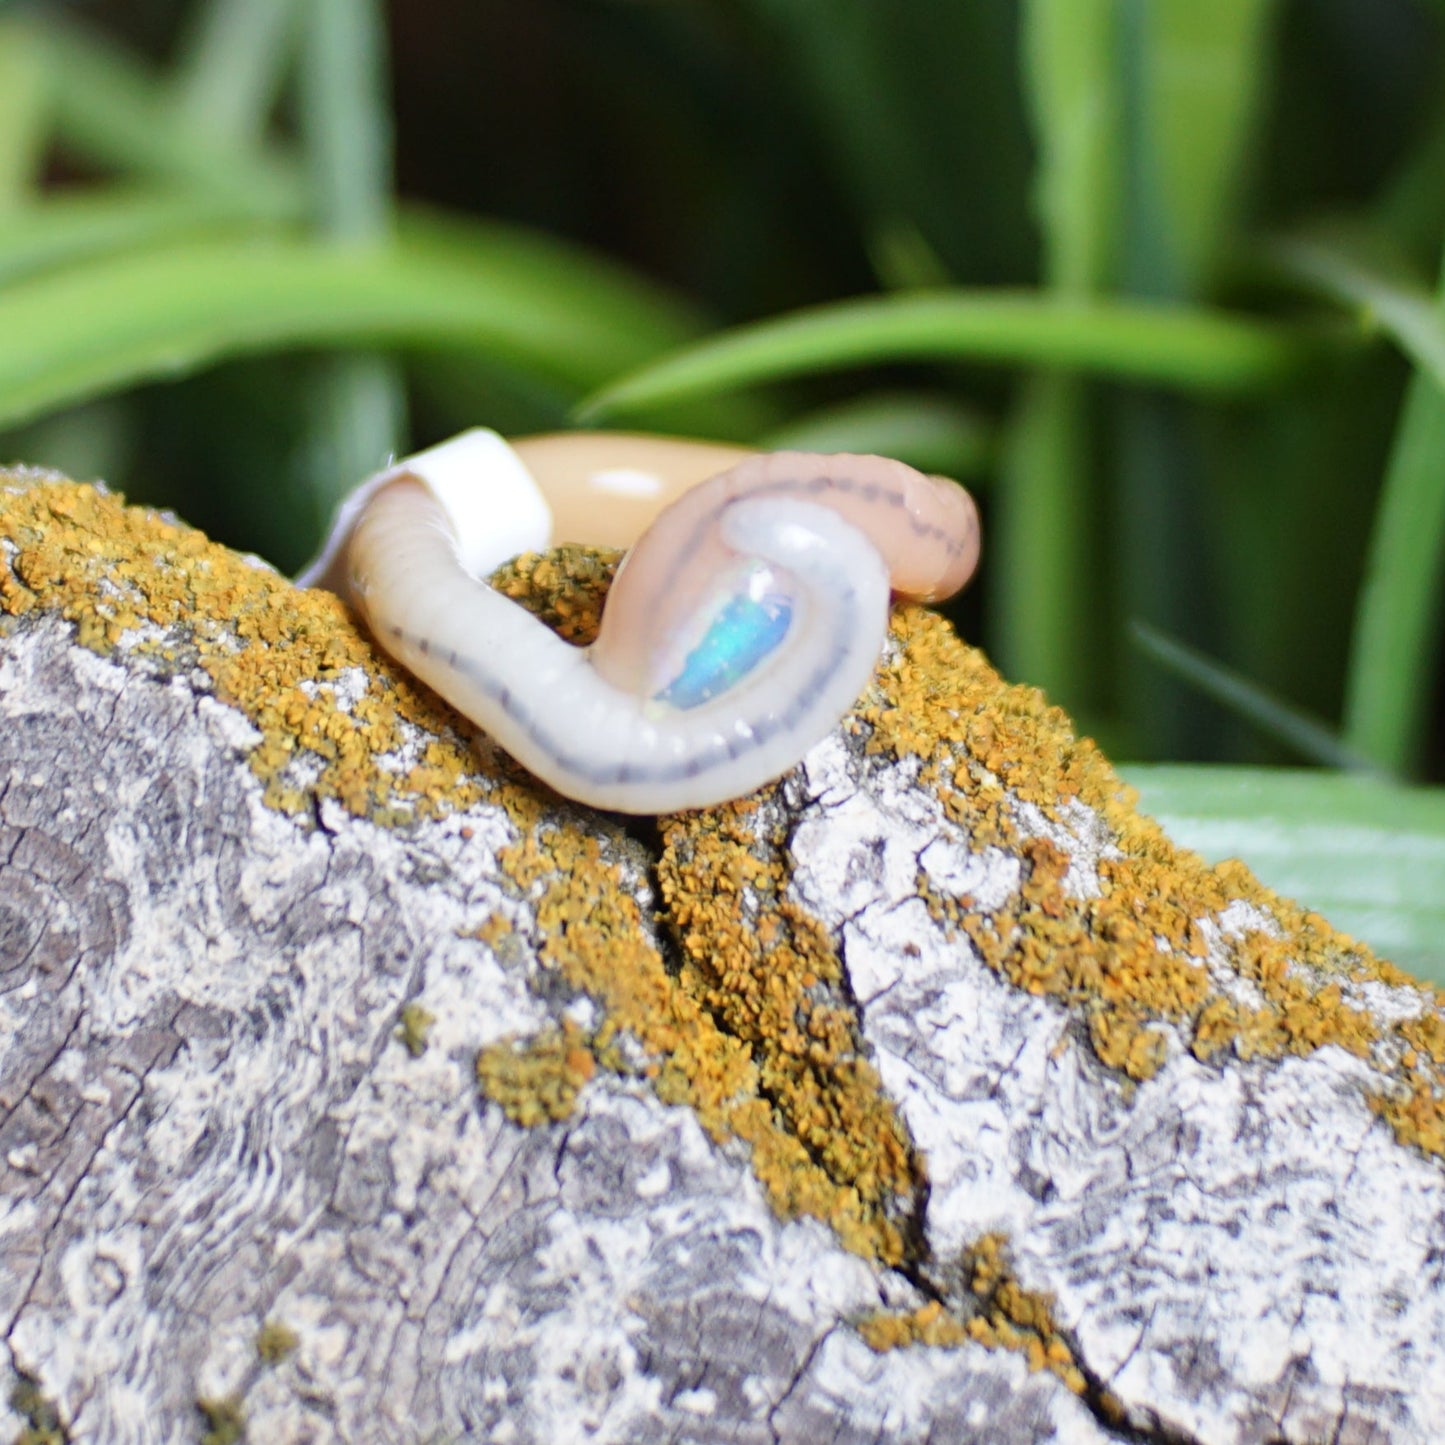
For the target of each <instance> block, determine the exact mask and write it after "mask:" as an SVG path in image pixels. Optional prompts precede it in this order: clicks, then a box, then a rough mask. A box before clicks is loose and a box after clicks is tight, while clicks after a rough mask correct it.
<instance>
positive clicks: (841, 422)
mask: <svg viewBox="0 0 1445 1445" xmlns="http://www.w3.org/2000/svg"><path fill="white" fill-rule="evenodd" d="M758 445H759V446H760V447H764V448H766V449H768V450H770V451H784V450H788V451H804V452H871V453H874V454H876V455H879V456H885V457H897V458H898V460H899V461H903V462H907V463H908V464H909V465H910V466H913V467H917V468H918V469H919V470H920V471H924V472H941V473H943V474H944V475H945V476H949V477H952V478H954V480H955V481H965V480H972V479H975V478H978V477H980V476H981V475H982V474H983V473H984V471H985V470H986V468H987V467H988V465H989V463H990V461H991V459H992V456H993V438H992V436H991V435H990V427H989V425H988V423H987V422H986V421H985V420H984V418H983V417H981V416H980V415H979V414H978V413H976V412H972V411H968V410H966V409H965V408H964V407H962V406H960V405H959V404H958V402H956V401H953V400H952V399H950V398H948V397H944V396H937V395H928V394H920V393H912V392H881V393H876V394H874V395H871V396H863V397H859V398H857V399H856V400H853V401H847V402H843V403H840V404H838V405H835V406H830V407H826V408H823V409H821V410H819V411H814V412H809V413H808V414H807V415H806V416H800V417H794V418H793V420H792V421H790V422H787V423H786V424H785V425H783V426H780V427H775V428H774V429H773V430H772V431H770V432H768V433H767V434H766V435H764V436H762V437H759V438H758Z"/></svg>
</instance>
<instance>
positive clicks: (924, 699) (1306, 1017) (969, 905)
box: [860, 608, 1445, 1154]
mask: <svg viewBox="0 0 1445 1445" xmlns="http://www.w3.org/2000/svg"><path fill="white" fill-rule="evenodd" d="M893 638H894V644H895V645H894V646H893V647H892V648H891V649H890V655H889V658H888V659H887V660H886V661H885V664H884V665H883V667H882V668H880V670H879V674H878V676H877V682H876V687H875V688H874V689H873V691H872V692H871V693H870V695H869V696H868V698H866V699H865V702H864V704H863V706H862V707H861V708H860V716H861V717H862V718H863V719H864V721H865V722H866V723H867V724H868V725H869V726H870V728H871V733H870V736H869V739H868V744H867V746H868V748H869V749H870V750H871V751H875V752H880V753H885V754H887V755H889V756H892V757H896V758H918V759H921V760H922V767H921V770H920V781H921V783H922V785H923V786H924V787H926V788H929V789H931V790H933V791H935V792H936V793H937V795H938V796H939V798H940V799H941V801H942V803H943V806H944V809H945V811H946V812H947V814H948V816H949V817H950V818H952V819H953V820H954V821H955V822H956V823H957V824H959V826H960V827H961V828H962V829H963V830H964V831H965V832H966V833H967V834H968V836H969V838H970V840H971V843H972V846H973V847H975V848H979V849H983V848H987V847H990V846H999V847H1002V848H1005V849H1008V850H1009V851H1010V852H1011V853H1013V854H1015V855H1016V856H1019V857H1021V858H1022V860H1023V864H1024V866H1023V871H1022V881H1021V885H1020V887H1019V889H1018V891H1017V894H1016V896H1015V897H1014V898H1013V900H1012V901H1011V902H1010V903H1009V904H1008V905H1006V906H1005V907H1003V908H1002V909H998V910H994V911H989V912H984V911H983V910H980V909H978V908H976V907H974V905H973V901H972V900H971V899H969V898H966V897H950V896H946V895H943V894H941V893H939V892H938V891H937V890H935V889H933V888H932V887H931V886H930V884H929V881H928V880H927V879H926V878H925V877H923V876H922V875H920V879H919V891H920V894H921V895H922V896H923V897H924V898H925V899H926V901H927V902H928V904H929V907H930V909H931V910H932V912H933V914H934V916H935V917H936V918H938V919H939V920H940V921H942V922H944V923H945V924H946V925H949V926H952V927H955V928H957V929H958V930H959V931H960V932H961V933H963V934H964V935H966V936H967V937H968V938H969V939H970V940H971V941H972V943H973V945H974V947H975V948H976V949H977V951H978V953H979V954H980V955H981V957H982V958H983V959H984V961H985V962H986V963H987V964H988V965H989V966H990V967H991V968H994V969H996V970H997V971H998V972H999V973H1001V974H1002V975H1003V976H1004V977H1005V978H1007V979H1008V980H1009V981H1010V982H1011V983H1013V984H1015V985H1016V986H1018V987H1019V988H1023V989H1027V990H1028V991H1029V992H1030V993H1035V994H1047V995H1050V996H1052V997H1054V998H1058V999H1060V1000H1062V1001H1064V1002H1066V1003H1068V1004H1070V1005H1071V1006H1072V1007H1073V1008H1075V1009H1077V1010H1078V1012H1079V1015H1080V1016H1081V1018H1082V1019H1083V1021H1084V1022H1085V1023H1086V1025H1087V1036H1088V1038H1089V1041H1090V1044H1091V1046H1092V1048H1093V1050H1094V1052H1095V1054H1096V1055H1097V1056H1098V1058H1099V1059H1100V1060H1101V1061H1102V1062H1103V1063H1105V1064H1107V1065H1109V1066H1110V1067H1111V1068H1115V1069H1119V1070H1121V1071H1122V1072H1123V1073H1124V1074H1126V1075H1127V1076H1129V1077H1130V1078H1133V1079H1147V1078H1149V1077H1150V1076H1151V1075H1152V1074H1154V1073H1155V1072H1156V1071H1157V1069H1158V1068H1159V1066H1160V1064H1161V1063H1162V1062H1163V1059H1164V1056H1165V1050H1166V1039H1165V1036H1164V1034H1163V1032H1162V1029H1161V1026H1162V1025H1164V1024H1166V1023H1167V1024H1169V1025H1172V1026H1174V1027H1175V1028H1176V1029H1178V1030H1180V1031H1182V1033H1183V1035H1184V1037H1185V1038H1186V1039H1187V1040H1188V1042H1189V1044H1190V1047H1191V1048H1192V1050H1193V1052H1194V1054H1195V1055H1196V1057H1198V1058H1199V1059H1201V1060H1208V1059H1211V1058H1214V1057H1215V1056H1216V1055H1218V1054H1220V1053H1221V1052H1222V1051H1225V1050H1229V1051H1232V1052H1233V1053H1234V1054H1235V1055H1236V1056H1238V1057H1240V1058H1246V1059H1247V1058H1253V1057H1261V1056H1267V1057H1277V1056H1280V1055H1283V1054H1305V1053H1309V1052H1311V1051H1312V1050H1314V1049H1317V1048H1320V1047H1322V1046H1323V1045H1325V1044H1336V1045H1339V1046H1340V1047H1342V1048H1345V1049H1348V1050H1349V1051H1350V1052H1351V1053H1354V1054H1356V1055H1359V1056H1360V1057H1362V1058H1366V1059H1369V1060H1370V1061H1371V1062H1372V1063H1373V1064H1374V1065H1375V1067H1376V1068H1377V1070H1378V1071H1379V1079H1380V1086H1379V1090H1378V1093H1377V1095H1376V1096H1375V1097H1374V1099H1373V1100H1372V1102H1373V1104H1374V1106H1375V1107H1376V1108H1377V1109H1378V1111H1379V1112H1380V1113H1381V1114H1382V1115H1383V1116H1384V1117H1385V1118H1386V1119H1388V1120H1389V1122H1390V1124H1391V1126H1392V1127H1393V1128H1394V1130H1395V1134H1396V1137H1397V1138H1399V1139H1400V1140H1401V1141H1402V1142H1405V1143H1410V1144H1414V1145H1417V1146H1419V1147H1420V1148H1422V1149H1424V1150H1426V1151H1428V1152H1430V1153H1436V1154H1439V1153H1445V1107H1442V1104H1445V1011H1442V1007H1441V998H1440V996H1439V994H1437V993H1436V992H1435V991H1434V990H1432V989H1431V988H1430V987H1429V986H1428V985H1425V984H1422V983H1420V982H1419V981H1418V980H1416V979H1414V978H1411V977H1410V976H1409V975H1407V974H1405V973H1403V972H1402V971H1401V970H1399V969H1397V968H1395V967H1394V966H1393V965H1391V964H1389V963H1385V962H1383V961H1381V960H1379V959H1377V958H1376V957H1375V956H1374V955H1373V954H1372V953H1371V952H1370V950H1369V949H1368V948H1366V947H1365V946H1364V945H1363V944H1359V943H1357V942H1355V941H1354V940H1352V939H1350V938H1348V937H1346V936H1345V935H1343V934H1341V933H1338V932H1336V931H1335V930H1334V929H1332V928H1331V927H1330V926H1329V924H1327V923H1326V922H1325V921H1324V919H1322V918H1321V917H1319V915H1318V914H1315V913H1310V912H1307V911H1306V910H1304V909H1302V908H1300V907H1299V906H1298V905H1296V904H1294V903H1291V902H1289V901H1288V900H1287V899H1283V898H1281V897H1279V896H1278V895H1276V894H1274V893H1272V892H1271V891H1270V890H1269V889H1267V888H1265V887H1264V886H1263V885H1262V884H1260V883H1259V881H1258V880H1257V879H1256V878H1255V877H1254V876H1253V875H1252V874H1251V873H1250V872H1249V870H1248V869H1247V868H1245V867H1244V865H1243V864H1241V863H1239V862H1237V861H1233V860H1231V861H1228V862H1225V863H1221V864H1219V865H1218V866H1215V867H1211V866H1209V865H1208V864H1206V863H1204V862H1203V860H1202V859H1200V858H1199V857H1198V856H1197V855H1196V854H1194V853H1191V852H1189V851H1188V850H1187V849H1183V848H1179V847H1176V846H1175V845H1174V844H1173V843H1171V842H1170V841H1169V839H1168V838H1167V837H1166V836H1165V835H1164V833H1163V831H1162V830H1161V829H1160V828H1159V826H1158V825H1157V824H1156V823H1154V822H1153V820H1152V819H1150V818H1147V817H1145V816H1143V815H1141V814H1140V813H1139V812H1138V811H1137V808H1136V805H1137V801H1138V799H1137V795H1136V794H1135V793H1134V791H1133V789H1131V788H1129V787H1127V786H1126V785H1125V784H1123V783H1122V782H1121V781H1120V779H1119V777H1118V775H1117V774H1116V773H1115V772H1114V770H1113V769H1112V768H1111V767H1110V766H1109V764H1108V762H1107V761H1106V759H1105V758H1104V757H1103V755H1102V754H1101V753H1100V752H1099V751H1098V749H1097V748H1096V747H1095V746H1094V744H1093V742H1092V741H1090V740H1089V739H1087V738H1078V737H1076V736H1075V735H1074V733H1073V730H1072V727H1071V725H1070V722H1069V719H1068V718H1067V716H1066V715H1065V714H1064V713H1063V712H1062V711H1061V710H1060V709H1058V708H1055V707H1050V706H1049V705H1048V704H1047V703H1046V702H1045V700H1044V698H1043V695H1042V694H1041V693H1039V692H1038V691H1037V690H1035V689H1033V688H1029V687H1017V686H1009V685H1007V684H1005V683H1004V682H1002V681H1001V680H1000V678H999V677H998V675H997V674H996V673H995V672H994V671H993V669H992V668H990V667H989V665H988V663H987V662H986V661H985V660H984V658H983V656H982V654H981V653H979V652H978V651H977V650H976V649H974V648H972V647H969V646H967V645H966V644H965V643H963V642H961V641H960V640H959V638H958V637H957V636H956V635H955V634H954V632H953V630H952V628H950V627H949V626H948V624H947V623H946V622H944V621H943V620H942V619H941V618H940V617H938V616H937V615H936V614H933V613H930V612H926V611H924V610H922V609H918V608H908V609H901V610H900V611H899V612H898V613H897V614H896V615H895V618H894V628H893ZM1078 804H1082V805H1083V806H1084V807H1085V808H1087V809H1089V810H1091V811H1092V812H1093V813H1094V814H1095V815H1096V816H1097V817H1099V818H1101V819H1102V820H1103V822H1104V824H1105V825H1106V827H1107V830H1108V833H1109V835H1110V842H1111V844H1112V846H1111V847H1109V848H1106V849H1105V850H1103V854H1102V856H1101V857H1100V861H1099V862H1098V865H1097V884H1098V887H1097V892H1096V893H1095V894H1094V895H1093V896H1088V890H1078V891H1074V890H1071V889H1069V888H1067V887H1066V886H1065V875H1066V873H1067V870H1068V867H1069V863H1070V856H1069V854H1068V852H1067V851H1066V850H1065V848H1064V847H1062V846H1060V844H1059V842H1058V841H1057V837H1058V830H1062V831H1063V832H1065V833H1067V832H1069V831H1070V829H1071V827H1072V826H1074V825H1073V823H1072V820H1071V818H1070V816H1069V810H1070V808H1071V807H1073V808H1075V809H1076V808H1077V805H1078ZM1023 806H1031V807H1032V808H1034V809H1037V810H1038V812H1039V813H1041V814H1042V815H1043V816H1044V817H1045V818H1046V819H1048V820H1050V822H1051V823H1052V824H1054V825H1057V828H1056V832H1055V837H1053V838H1050V837H1045V836H1041V835H1040V832H1039V830H1038V829H1037V828H1036V827H1034V826H1032V825H1030V824H1028V823H1026V822H1025V820H1024V819H1023V818H1022V817H1021V809H1022V807H1023ZM1232 904H1247V905H1250V906H1251V909H1252V910H1253V912H1247V913H1245V915H1244V917H1245V918H1246V920H1248V921H1246V923H1245V924H1244V925H1243V926H1239V927H1236V928H1234V929H1226V928H1225V927H1223V926H1222V925H1221V923H1220V919H1221V915H1222V914H1224V912H1225V910H1226V909H1228V908H1229V907H1230V905H1232ZM1210 960H1212V961H1213V963H1214V964H1215V969H1216V971H1215V972H1213V973H1212V972H1211V969H1210V967H1209V966H1208V963H1209V961H1210ZM1221 964H1222V965H1223V968H1224V970H1225V971H1226V972H1227V973H1228V974H1231V975H1232V976H1233V979H1232V983H1233V984H1234V985H1235V986H1233V987H1231V988H1229V989H1228V991H1226V989H1225V988H1224V987H1223V986H1222V985H1221V983H1220V982H1219V981H1218V970H1219V966H1220V965H1221ZM1370 983H1381V984H1385V985H1389V986H1395V987H1408V988H1410V989H1412V990H1413V991H1415V992H1416V994H1417V996H1419V997H1420V998H1421V999H1422V1000H1423V1001H1424V1008H1425V1011H1424V1012H1423V1014H1422V1015H1421V1016H1420V1017H1419V1018H1417V1019H1414V1020H1409V1021H1407V1022H1404V1023H1400V1024H1398V1025H1395V1026H1393V1027H1388V1028H1387V1027H1384V1026H1382V1025H1380V1024H1379V1023H1377V1022H1376V1021H1375V1019H1374V1018H1373V1017H1372V1015H1371V1014H1370V1013H1369V1012H1368V1011H1367V1010H1366V1008H1365V1007H1364V1006H1363V1005H1362V1004H1361V1005H1358V1006H1357V1004H1356V1002H1355V1001H1354V999H1355V998H1357V997H1358V990H1359V989H1360V988H1361V987H1362V986H1364V985H1368V984H1370Z"/></svg>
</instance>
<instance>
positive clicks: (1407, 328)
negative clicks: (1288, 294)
mask: <svg viewBox="0 0 1445 1445" xmlns="http://www.w3.org/2000/svg"><path fill="white" fill-rule="evenodd" d="M1364 244H1369V243H1364ZM1267 254H1268V256H1269V257H1270V259H1271V260H1272V261H1273V262H1274V263H1275V264H1276V265H1277V266H1278V267H1279V268H1280V269H1281V270H1282V271H1283V272H1284V273H1285V275H1287V276H1288V277H1290V278H1291V279H1293V280H1295V281H1297V282H1300V283H1302V284H1303V285H1305V286H1308V287H1309V288H1310V289H1311V290H1313V291H1316V292H1318V293H1320V294H1321V295H1323V296H1328V297H1329V298H1330V299H1331V300H1333V301H1337V302H1338V303H1339V304H1340V305H1342V306H1345V307H1347V308H1349V309H1350V310H1351V311H1353V313H1354V314H1355V316H1356V318H1357V319H1358V321H1359V322H1360V325H1361V327H1362V329H1364V330H1366V331H1375V330H1378V331H1383V332H1384V333H1385V335H1386V336H1388V337H1389V338H1390V339H1391V340H1392V341H1393V342H1394V343H1395V345H1396V346H1398V347H1399V348H1400V350H1401V351H1402V352H1404V354H1405V355H1406V356H1407V357H1408V358H1409V359H1410V360H1411V361H1412V362H1413V363H1414V364H1415V365H1416V366H1418V367H1419V368H1420V370H1421V371H1424V372H1426V373H1428V374H1429V375H1430V377H1431V378H1432V379H1433V380H1434V382H1435V385H1436V386H1437V387H1439V388H1441V389H1442V390H1445V313H1442V311H1441V309H1440V306H1439V304H1438V303H1437V301H1436V298H1435V297H1434V296H1432V295H1431V294H1430V292H1429V291H1428V289H1427V288H1426V287H1425V286H1423V285H1421V284H1420V283H1419V282H1417V281H1413V280H1410V279H1407V278H1405V277H1402V276H1401V275H1399V274H1396V269H1395V267H1394V265H1393V264H1392V263H1390V262H1387V261H1382V262H1375V263H1371V262H1370V261H1368V260H1366V259H1364V257H1363V256H1362V255H1360V254H1359V251H1358V248H1357V247H1356V246H1353V245H1351V244H1349V243H1348V242H1340V241H1336V242H1330V241H1325V240H1318V239H1311V238H1309V237H1304V236H1292V237H1286V238H1282V239H1280V240H1276V241H1274V242H1272V243H1271V244H1270V246H1269V247H1268V252H1267Z"/></svg>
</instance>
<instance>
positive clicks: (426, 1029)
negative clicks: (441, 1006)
mask: <svg viewBox="0 0 1445 1445" xmlns="http://www.w3.org/2000/svg"><path fill="white" fill-rule="evenodd" d="M436 1021H437V1019H436V1015H435V1014H434V1013H432V1012H431V1010H430V1009H425V1008H423V1007H422V1006H421V1005H420V1004H419V1003H415V1002H413V1003H407V1004H403V1005H402V1008H401V1022H400V1023H399V1024H398V1025H397V1026H396V1036H397V1038H398V1039H400V1040H401V1043H402V1047H403V1048H405V1049H406V1051H407V1053H409V1054H410V1055H411V1056H412V1058H414V1059H419V1058H421V1056H422V1055H423V1054H424V1053H426V1041H427V1035H428V1034H429V1033H430V1032H431V1026H432V1025H433V1024H434V1023H435V1022H436Z"/></svg>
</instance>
